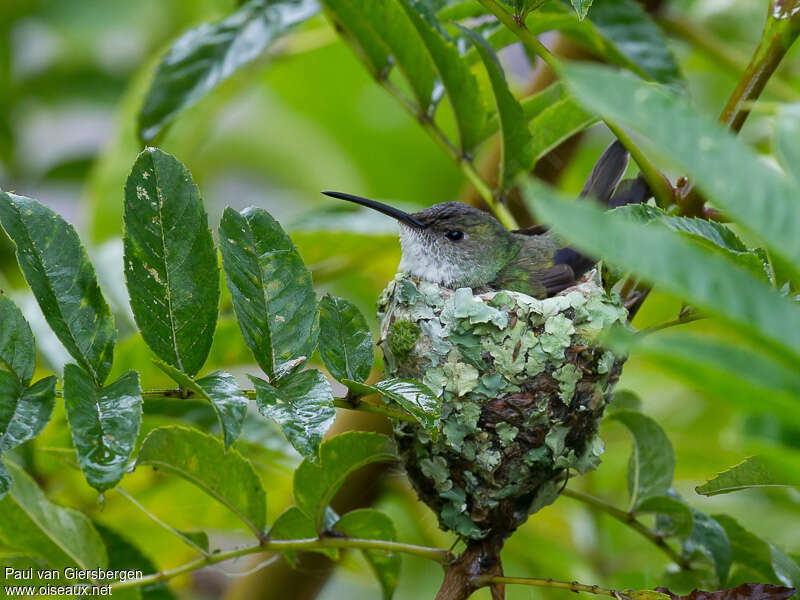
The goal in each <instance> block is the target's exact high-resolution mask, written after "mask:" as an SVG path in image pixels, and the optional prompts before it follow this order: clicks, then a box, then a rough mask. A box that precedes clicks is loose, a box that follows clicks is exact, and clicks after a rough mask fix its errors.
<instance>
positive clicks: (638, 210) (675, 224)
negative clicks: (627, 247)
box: [613, 204, 774, 283]
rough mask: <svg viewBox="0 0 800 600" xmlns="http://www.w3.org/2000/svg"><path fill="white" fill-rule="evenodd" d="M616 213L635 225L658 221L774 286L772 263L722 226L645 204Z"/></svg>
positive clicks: (632, 206)
mask: <svg viewBox="0 0 800 600" xmlns="http://www.w3.org/2000/svg"><path fill="white" fill-rule="evenodd" d="M613 212H614V214H620V215H624V216H625V217H626V218H629V219H631V220H633V221H634V222H639V223H648V222H652V221H658V223H660V224H662V225H665V226H666V227H667V228H668V229H671V230H672V231H677V232H679V233H682V234H684V235H686V236H687V237H688V238H689V239H691V240H693V241H695V242H697V243H698V244H699V245H701V246H705V247H708V248H711V249H712V250H715V251H717V252H719V251H723V252H722V253H723V254H724V255H725V256H726V257H727V258H729V259H730V260H731V261H733V262H735V263H736V264H738V265H740V266H742V267H744V268H745V269H747V270H748V271H750V272H751V273H752V274H753V275H755V276H756V277H758V278H759V279H765V280H767V281H769V282H770V283H774V282H773V280H774V276H773V274H772V270H771V267H770V265H769V261H768V260H766V258H765V256H764V253H763V251H762V250H758V249H757V250H749V249H748V248H747V246H745V244H744V242H742V240H740V239H739V236H737V235H736V234H735V233H734V232H733V231H731V229H730V228H728V227H727V226H725V225H723V224H722V223H717V222H716V221H708V220H706V219H699V218H696V217H675V216H669V215H667V214H666V213H665V212H664V211H663V210H661V209H660V208H656V207H653V206H648V205H646V204H628V205H626V206H620V207H618V208H615V209H614V210H613Z"/></svg>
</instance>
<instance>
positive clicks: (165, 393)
mask: <svg viewBox="0 0 800 600" xmlns="http://www.w3.org/2000/svg"><path fill="white" fill-rule="evenodd" d="M242 393H243V394H244V395H245V396H247V398H248V399H250V400H255V397H256V392H255V390H242ZM56 397H57V398H63V397H64V391H63V390H56ZM193 397H194V396H192V394H191V393H189V395H188V396H187V395H186V391H184V390H179V389H151V390H143V391H142V399H143V400H174V399H175V398H182V399H187V398H193ZM333 405H334V406H335V407H337V408H346V409H347V410H358V411H361V412H368V413H372V414H376V415H381V416H384V417H387V418H389V419H398V420H400V421H408V422H409V423H416V422H417V420H416V419H415V418H414V417H413V415H410V414H408V413H407V412H403V411H399V410H394V409H391V408H389V407H387V406H382V405H380V404H376V403H374V402H367V401H366V400H361V399H360V398H349V397H348V398H334V399H333Z"/></svg>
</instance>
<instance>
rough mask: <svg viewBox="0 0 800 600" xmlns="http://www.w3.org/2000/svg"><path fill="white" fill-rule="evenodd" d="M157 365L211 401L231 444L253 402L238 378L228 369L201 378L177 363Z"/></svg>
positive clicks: (180, 382)
mask: <svg viewBox="0 0 800 600" xmlns="http://www.w3.org/2000/svg"><path fill="white" fill-rule="evenodd" d="M155 365H156V366H157V367H158V368H159V369H161V370H162V371H164V373H166V374H167V375H169V376H170V377H171V378H172V379H173V381H175V383H177V384H178V385H180V386H181V387H182V388H184V389H186V390H190V391H191V392H192V393H194V394H197V395H198V396H199V397H200V398H202V399H203V400H206V401H208V402H209V403H210V404H211V406H212V407H213V408H214V412H215V413H216V415H217V421H218V422H219V428H220V431H222V437H223V439H224V441H225V449H226V450H227V449H228V448H230V447H231V445H232V444H233V442H235V441H236V438H238V437H239V434H240V433H241V431H242V423H243V422H244V418H245V415H246V414H247V407H248V405H249V404H250V402H249V401H248V399H247V396H245V395H244V393H243V392H242V390H240V389H239V386H238V384H237V383H236V379H235V378H234V376H233V375H231V374H230V373H226V372H225V371H215V372H214V373H212V374H211V375H207V376H206V377H202V378H200V379H192V378H191V377H187V376H186V375H185V374H184V373H181V372H180V371H178V370H177V369H175V368H174V367H171V366H170V365H167V364H164V363H162V362H159V361H155Z"/></svg>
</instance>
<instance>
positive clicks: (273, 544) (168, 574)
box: [111, 537, 454, 590]
mask: <svg viewBox="0 0 800 600" xmlns="http://www.w3.org/2000/svg"><path fill="white" fill-rule="evenodd" d="M320 548H357V549H359V550H384V551H386V552H400V553H403V554H413V555H415V556H419V557H420V558H425V559H428V560H432V561H434V562H437V563H439V564H441V565H446V564H448V563H450V562H451V561H452V560H453V558H454V557H453V554H452V553H451V552H450V551H449V550H445V549H443V548H430V547H427V546H417V545H414V544H404V543H402V542H390V541H387V540H364V539H359V538H347V537H321V538H308V539H301V540H269V539H268V540H264V542H262V543H261V544H256V545H252V546H245V547H243V548H235V549H233V550H226V551H224V552H218V553H216V554H212V555H210V556H205V557H203V558H199V559H197V560H194V561H192V562H189V563H186V564H185V565H181V566H180V567H175V568H174V569H167V570H165V571H161V572H159V573H153V574H152V575H146V576H145V577H142V578H140V579H129V580H127V581H120V582H118V583H115V584H113V585H112V586H111V588H112V589H114V590H119V589H124V588H132V587H138V586H142V585H148V584H152V583H158V582H160V581H166V580H167V579H172V578H173V577H177V576H178V575H183V574H185V573H190V572H192V571H196V570H197V569H201V568H203V567H207V566H209V565H214V564H217V563H221V562H224V561H226V560H231V559H233V558H239V557H240V556H247V555H250V554H259V553H262V552H276V551H282V550H295V551H308V550H318V549H320Z"/></svg>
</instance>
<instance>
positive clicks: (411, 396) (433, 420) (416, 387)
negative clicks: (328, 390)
mask: <svg viewBox="0 0 800 600" xmlns="http://www.w3.org/2000/svg"><path fill="white" fill-rule="evenodd" d="M342 383H343V384H345V385H346V386H347V387H348V388H349V389H350V391H351V392H353V393H354V394H356V395H357V396H367V395H370V394H378V395H380V396H382V397H383V398H384V399H386V400H388V401H389V402H391V403H394V404H396V405H397V406H399V407H400V408H402V409H403V410H405V411H406V412H408V413H410V414H411V415H412V416H413V417H414V418H415V419H416V420H417V421H418V422H419V424H420V425H422V427H423V428H425V430H426V431H427V432H428V434H429V435H430V436H431V439H433V441H436V439H437V437H438V434H439V417H440V415H441V406H440V401H439V399H438V398H437V397H436V394H434V393H433V392H432V391H431V389H430V388H429V387H428V386H426V385H424V384H422V383H420V382H419V381H415V380H414V379H386V380H384V381H379V382H378V383H376V384H374V385H367V384H364V383H360V382H357V381H350V380H346V379H345V380H342Z"/></svg>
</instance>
